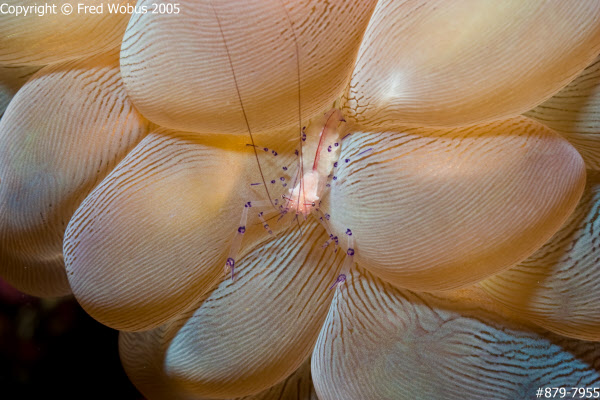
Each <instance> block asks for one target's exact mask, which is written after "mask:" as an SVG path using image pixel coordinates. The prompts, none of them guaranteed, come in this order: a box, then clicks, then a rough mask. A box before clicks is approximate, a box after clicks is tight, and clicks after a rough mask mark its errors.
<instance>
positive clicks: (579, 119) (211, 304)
mask: <svg viewBox="0 0 600 400" xmlns="http://www.w3.org/2000/svg"><path fill="white" fill-rule="evenodd" d="M113 3H115V4H116V3H118V2H113ZM122 3H128V4H130V5H132V4H133V2H122ZM178 6H179V9H178V11H177V12H175V9H174V8H172V9H171V11H172V12H170V13H169V12H164V13H162V14H161V13H157V14H156V13H153V12H152V9H153V3H151V2H150V1H146V0H140V1H138V2H137V3H136V9H135V10H136V11H135V12H133V13H132V14H131V15H129V14H121V13H117V14H109V13H105V14H102V15H96V16H87V17H86V18H79V17H77V18H69V19H64V18H63V17H61V18H63V19H61V18H59V17H53V16H48V17H47V18H49V19H47V20H44V21H45V22H46V23H47V22H49V21H50V22H52V24H49V25H48V26H52V29H51V30H50V32H52V35H51V36H52V37H51V38H48V37H47V36H48V34H47V32H46V31H44V29H45V28H44V29H42V28H39V29H29V28H28V26H29V25H27V24H33V25H31V26H34V27H35V26H36V25H35V24H38V23H40V22H36V21H38V20H32V19H28V20H18V21H17V20H16V19H15V18H16V17H3V18H5V19H6V21H7V22H6V23H3V24H0V26H1V28H0V32H1V34H2V36H3V38H4V44H3V47H1V48H0V64H2V65H8V66H9V67H6V68H13V69H14V68H15V67H14V66H25V67H27V68H34V69H33V70H32V71H35V70H37V68H40V67H41V69H39V70H37V72H35V73H34V74H33V75H32V76H31V77H30V78H29V80H27V82H26V83H25V84H24V85H23V87H22V88H21V89H20V90H19V91H18V92H17V93H16V95H14V97H13V98H12V100H11V101H10V104H9V105H8V108H7V110H6V112H5V115H4V116H3V117H2V120H1V121H0V143H1V144H0V160H1V161H0V201H1V204H2V209H1V211H0V243H1V246H2V247H1V248H0V274H1V275H2V276H3V277H4V278H5V279H7V280H8V281H9V282H10V283H11V284H12V285H14V286H15V287H17V288H19V289H21V290H23V291H25V292H27V293H31V294H35V295H38V296H60V295H66V294H69V293H70V292H71V291H72V293H73V295H74V296H75V297H76V298H77V300H78V301H79V303H80V304H81V305H82V307H83V308H84V309H85V310H86V311H87V312H88V313H89V314H90V315H92V316H93V317H94V318H96V319H97V320H98V321H100V322H102V323H104V324H106V325H108V326H110V327H112V328H115V329H119V330H121V331H122V333H121V336H120V343H119V346H120V352H121V359H122V362H123V365H124V367H125V369H126V371H127V373H128V375H129V376H130V378H131V379H132V381H133V382H134V383H135V384H136V386H137V387H138V388H139V389H140V390H141V391H142V392H143V393H144V394H145V395H146V396H147V397H148V398H150V399H161V398H166V399H175V398H181V399H232V398H245V399H274V398H290V399H291V398H297V399H317V398H319V399H321V400H335V399H344V400H354V399H356V400H364V399H368V400H371V399H372V400H378V399H404V398H406V399H415V398H446V399H459V398H470V399H471V398H473V399H479V398H481V399H488V398H494V399H514V398H525V397H527V398H530V397H533V396H534V393H535V392H536V390H537V389H538V388H539V387H574V386H579V387H593V386H594V385H597V384H598V382H599V381H600V374H599V371H600V369H599V368H600V347H599V346H598V345H596V344H595V342H594V341H598V340H600V335H599V333H600V329H599V326H600V318H598V315H597V312H596V310H597V309H598V306H600V304H599V303H600V302H599V300H598V298H597V296H594V295H593V294H594V292H595V289H596V287H597V285H596V282H597V279H595V278H596V277H597V275H598V274H599V272H598V271H600V265H599V263H598V259H599V258H598V243H597V242H598V236H597V232H598V228H597V224H598V223H597V215H598V212H597V203H598V201H597V200H598V182H599V181H598V176H597V172H595V170H597V167H598V165H599V163H598V154H600V149H599V148H598V134H599V133H600V126H599V125H598V118H597V113H598V107H599V106H600V95H599V93H600V90H599V89H598V88H599V87H600V74H598V65H599V64H600V63H599V62H598V60H596V61H594V60H595V59H596V57H597V56H598V54H599V53H600V25H599V24H598V22H597V21H598V20H599V18H600V4H599V3H598V2H597V1H591V0H590V1H579V2H577V3H576V4H573V3H569V4H567V3H565V2H560V1H544V2H540V1H522V0H514V1H512V0H511V1H504V2H473V1H467V0H465V1H455V2H445V1H441V0H407V1H399V2H398V1H386V0H379V1H375V0H371V1H368V0H366V1H361V2H345V1H341V0H340V1H338V0H336V1H329V2H318V1H315V0H307V1H302V2H287V1H284V0H272V1H258V0H253V1H245V2H241V1H229V2H225V1H217V0H213V1H191V0H190V1H187V0H186V1H181V2H180V3H178ZM144 9H145V10H146V12H143V10H144ZM165 10H166V9H165ZM53 18H54V19H53ZM39 21H41V20H39ZM61 21H62V22H64V23H62V22H61ZM92 22H93V23H94V24H97V26H98V28H97V29H98V30H101V31H106V35H96V36H94V40H88V39H86V40H81V36H80V35H77V34H76V32H78V29H87V28H88V27H89V26H90V24H91V23H92ZM125 25H126V26H125ZM23 27H25V28H23ZM44 27H46V25H44ZM36 32H37V33H36ZM36 35H39V36H40V38H41V37H44V38H45V39H44V40H46V39H47V40H48V41H47V44H44V46H43V48H33V49H32V48H31V47H30V46H23V43H31V42H33V43H36V40H37V39H36ZM85 35H87V36H89V35H93V34H92V33H85ZM85 35H83V36H85ZM87 36H86V38H87ZM121 38H122V40H121ZM40 40H41V39H40ZM45 43H46V42H45ZM67 43H68V44H69V45H68V46H67ZM66 48H68V50H66ZM25 67H24V68H25ZM586 67H587V68H586ZM3 71H4V70H3ZM15 71H16V70H15ZM20 73H21V72H19V74H20ZM6 81H7V82H11V84H13V85H14V84H15V83H14V82H18V81H16V80H14V79H12V78H11V79H7V80H6ZM16 84H18V83H16ZM7 87H8V86H7ZM4 93H5V91H3V92H2V96H3V97H2V99H4V98H7V97H9V96H10V93H9V94H8V95H5V94H4ZM3 101H4V100H3ZM334 103H335V104H336V105H337V106H339V108H340V109H341V111H342V112H343V114H344V115H345V118H346V122H347V124H346V127H345V128H344V132H343V133H344V135H346V134H348V135H349V136H347V138H346V139H344V141H343V142H342V146H341V147H342V149H341V156H340V160H344V161H345V160H349V162H341V163H340V164H339V166H338V167H337V169H336V172H335V175H336V180H335V181H332V183H331V187H330V189H329V190H328V191H327V193H326V195H325V197H324V198H323V201H322V203H321V209H322V211H323V213H324V215H327V216H328V217H329V220H328V223H327V224H326V225H328V227H329V228H330V229H331V231H332V232H333V234H334V235H336V236H338V237H340V238H342V237H343V236H344V232H345V231H346V230H347V229H348V228H351V229H352V232H353V233H354V237H355V249H356V254H355V256H354V261H355V263H354V265H353V267H352V269H351V271H350V272H349V274H348V276H347V280H346V282H345V283H344V284H341V285H338V286H337V287H336V288H335V290H328V287H329V286H330V285H331V283H332V282H334V281H335V278H336V277H337V275H338V274H339V271H340V268H341V265H342V263H343V262H344V252H343V251H338V252H334V251H332V250H331V249H323V248H322V244H323V243H324V242H326V240H327V239H328V235H327V233H326V231H325V229H324V227H323V224H321V223H320V222H319V221H318V220H317V219H316V218H313V216H310V217H309V218H308V219H307V220H306V221H299V222H298V225H300V227H298V226H297V225H296V224H295V223H290V222H289V219H288V220H282V221H280V222H279V223H278V222H277V221H276V220H270V221H274V222H271V225H272V227H273V230H274V231H275V232H274V234H273V235H268V234H267V233H266V232H265V231H264V230H263V229H262V226H261V224H260V222H259V221H256V215H255V214H254V213H251V215H250V218H251V219H254V220H255V221H254V223H251V224H249V225H248V230H247V232H246V234H245V238H244V241H243V243H242V249H241V252H240V258H239V260H238V261H237V263H236V265H237V275H236V279H235V280H232V279H230V278H229V277H228V276H226V275H225V274H223V265H225V260H226V258H227V252H228V250H229V247H230V245H231V242H232V238H233V234H234V232H235V231H236V228H237V226H238V223H239V221H240V214H241V210H242V208H243V205H244V204H245V203H246V202H247V201H251V200H264V199H265V198H266V197H270V196H271V195H273V198H277V196H278V195H280V194H281V193H286V190H287V189H285V188H284V187H283V185H281V184H280V183H279V182H278V180H276V179H272V180H271V178H272V177H275V178H278V177H279V176H280V175H281V174H282V172H281V171H282V169H283V167H285V168H287V166H289V165H292V166H293V165H296V164H295V161H294V160H296V155H295V153H294V150H297V149H298V143H299V140H298V137H299V136H298V133H299V129H300V128H301V127H302V126H303V125H308V126H311V125H315V122H314V121H316V120H317V119H318V115H320V114H321V113H323V112H325V111H327V110H328V109H329V108H331V104H334ZM310 121H312V124H311V123H310ZM307 139H308V140H307V146H308V143H309V142H314V140H315V138H314V137H312V136H310V135H309V137H308V138H307ZM249 141H255V143H256V144H257V146H258V147H260V148H263V147H264V148H266V149H271V151H270V152H261V151H259V150H256V147H253V146H248V144H249ZM300 143H301V142H300ZM275 149H276V151H275ZM367 149H369V151H368V152H365V150H367ZM255 150H256V153H255ZM275 153H277V155H275ZM582 155H583V158H582ZM257 161H258V163H257ZM586 170H587V172H586ZM282 178H283V180H282V181H285V177H282ZM271 182H274V183H271ZM252 183H263V184H259V185H252ZM265 185H266V187H267V188H268V190H269V191H268V192H267V191H266V190H265V189H266V188H265ZM580 199H581V200H580ZM275 216H276V217H277V214H275ZM340 246H341V247H342V248H345V246H346V243H345V241H344V240H340Z"/></svg>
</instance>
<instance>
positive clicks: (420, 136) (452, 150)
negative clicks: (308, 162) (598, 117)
mask: <svg viewBox="0 0 600 400" xmlns="http://www.w3.org/2000/svg"><path fill="white" fill-rule="evenodd" d="M350 128H351V127H350ZM342 147H343V148H342V154H341V156H340V162H339V169H338V170H337V171H336V172H335V175H337V180H336V181H334V182H332V187H331V192H330V195H329V199H328V203H327V204H325V206H324V209H325V210H328V212H329V213H330V214H331V220H330V223H331V226H332V228H333V229H334V230H335V231H336V232H337V233H338V236H340V237H342V234H343V232H344V231H345V230H346V229H347V228H350V229H352V232H353V233H354V238H355V242H356V246H355V250H356V255H355V258H356V259H357V260H358V262H359V263H361V265H363V266H364V267H365V268H367V269H369V270H370V271H371V272H374V273H376V274H377V275H378V276H380V277H381V278H383V279H385V280H387V281H389V282H392V283H394V284H395V285H397V286H399V287H405V288H409V289H413V290H425V291H431V290H448V289H453V288H458V287H464V286H467V285H470V284H473V283H475V282H477V281H479V280H481V279H484V278H486V277H488V276H490V275H492V274H494V273H498V272H500V271H502V270H504V269H506V268H509V267H510V266H511V265H513V264H515V263H517V262H519V261H521V260H523V259H524V258H526V257H527V256H529V255H530V254H532V253H533V252H534V251H535V250H537V249H538V248H539V247H541V246H542V245H543V244H544V242H545V241H547V240H548V239H549V238H550V237H551V236H552V235H553V234H554V233H555V232H556V231H557V230H558V229H559V228H560V226H561V225H562V223H563V222H564V221H565V220H566V218H567V217H568V216H569V215H570V213H571V212H572V211H573V210H574V208H575V205H576V204H577V201H578V200H579V198H580V196H581V193H582V192H583V188H584V186H585V167H584V164H583V160H582V159H581V156H580V155H579V154H578V153H577V151H576V150H575V149H574V148H573V147H572V146H571V145H570V144H569V142H567V141H566V140H565V139H564V138H562V137H560V136H559V135H558V134H556V133H553V132H552V131H551V130H550V129H548V128H546V127H545V126H543V125H541V124H538V123H536V122H535V121H532V120H529V119H527V118H524V117H517V118H513V119H509V120H504V121H498V122H493V123H488V124H481V125H475V126H471V127H467V128H456V129H445V130H444V129H431V128H429V129H427V128H406V129H401V130H397V131H394V132H382V133H380V132H365V133H362V132H353V133H352V134H351V135H350V136H349V137H348V138H347V139H345V140H344V141H343V142H342ZM368 149H372V150H371V151H369V152H367V153H365V154H362V153H363V152H365V151H366V150H368ZM346 159H347V160H348V162H345V161H346Z"/></svg>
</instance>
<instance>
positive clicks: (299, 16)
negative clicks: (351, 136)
mask: <svg viewBox="0 0 600 400" xmlns="http://www.w3.org/2000/svg"><path fill="white" fill-rule="evenodd" d="M179 3H180V8H181V13H179V14H177V15H159V14H152V13H146V14H139V15H134V16H133V17H132V19H131V21H130V22H129V26H128V27H127V32H126V33H125V37H124V39H123V45H122V49H121V69H122V72H123V76H124V77H125V81H126V85H127V89H128V91H129V94H130V96H131V98H132V100H133V102H134V103H135V104H136V107H138V109H139V110H140V111H141V112H142V114H144V116H146V117H147V118H149V119H150V120H151V121H153V122H155V123H157V124H159V125H161V126H165V127H169V128H172V129H180V130H185V131H192V132H214V133H243V134H246V133H247V125H246V122H245V120H244V115H243V113H242V109H241V107H240V98H241V101H242V103H243V105H244V108H245V112H246V115H247V117H248V125H249V126H250V129H251V130H252V131H254V132H257V131H266V130H273V129H281V128H284V127H289V126H294V125H297V124H298V112H299V108H301V112H302V115H303V119H304V118H308V117H311V116H314V115H315V114H316V113H317V112H319V111H320V110H321V109H323V108H326V107H328V106H330V104H331V103H333V101H334V100H335V99H336V98H337V97H339V95H340V94H341V92H342V90H343V89H344V87H345V86H346V84H347V82H348V80H349V78H350V74H351V72H352V68H353V65H354V61H355V58H356V53H357V51H358V46H359V45H360V41H361V39H362V34H363V32H364V30H365V29H366V26H367V23H368V21H369V17H370V15H371V13H372V10H373V8H374V6H375V3H376V1H374V0H368V1H360V2H347V1H341V0H335V1H329V2H325V3H324V2H320V1H316V0H310V1H307V2H292V1H281V0H269V1H264V0H252V1H246V0H244V1H227V2H225V1H208V0H205V1H189V0H183V1H180V2H179ZM150 4H151V1H150V0H148V1H145V0H143V1H140V2H139V4H138V6H140V7H143V6H148V7H149V5H150Z"/></svg>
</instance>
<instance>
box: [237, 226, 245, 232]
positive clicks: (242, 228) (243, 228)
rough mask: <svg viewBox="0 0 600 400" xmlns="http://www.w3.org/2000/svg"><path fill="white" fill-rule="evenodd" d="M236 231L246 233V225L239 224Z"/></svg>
mask: <svg viewBox="0 0 600 400" xmlns="http://www.w3.org/2000/svg"><path fill="white" fill-rule="evenodd" d="M238 232H239V233H246V227H245V226H240V227H239V228H238Z"/></svg>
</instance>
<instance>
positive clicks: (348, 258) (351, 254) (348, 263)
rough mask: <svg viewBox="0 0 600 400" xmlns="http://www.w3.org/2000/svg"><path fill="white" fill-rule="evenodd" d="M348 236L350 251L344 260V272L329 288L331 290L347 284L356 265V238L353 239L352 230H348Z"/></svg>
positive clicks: (347, 251)
mask: <svg viewBox="0 0 600 400" xmlns="http://www.w3.org/2000/svg"><path fill="white" fill-rule="evenodd" d="M346 235H347V236H348V250H346V259H345V260H344V265H343V266H342V271H341V273H340V275H339V276H338V277H337V279H336V280H335V282H333V285H331V287H330V288H329V290H331V289H333V288H334V287H335V286H336V285H337V287H340V286H342V285H343V284H344V282H346V276H347V275H348V274H349V273H350V268H352V265H354V238H353V237H352V231H351V230H350V229H347V230H346Z"/></svg>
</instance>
